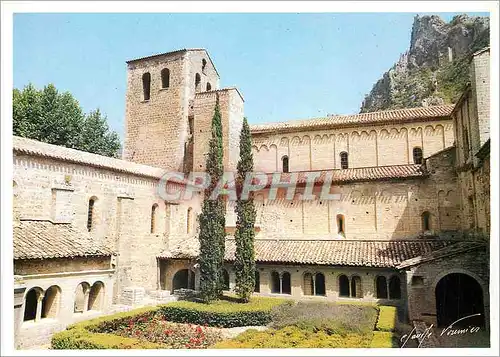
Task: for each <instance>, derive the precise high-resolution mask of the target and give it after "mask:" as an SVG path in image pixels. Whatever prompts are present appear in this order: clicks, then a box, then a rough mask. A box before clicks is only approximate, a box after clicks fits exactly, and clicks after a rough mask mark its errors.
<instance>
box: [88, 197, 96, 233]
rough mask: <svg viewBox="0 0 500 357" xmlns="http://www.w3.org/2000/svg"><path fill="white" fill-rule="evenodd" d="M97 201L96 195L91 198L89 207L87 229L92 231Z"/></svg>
mask: <svg viewBox="0 0 500 357" xmlns="http://www.w3.org/2000/svg"><path fill="white" fill-rule="evenodd" d="M95 201H96V198H95V197H92V198H91V199H90V200H89V208H88V210H87V231H89V232H90V231H91V230H92V227H93V225H94V215H95V214H94V206H95Z"/></svg>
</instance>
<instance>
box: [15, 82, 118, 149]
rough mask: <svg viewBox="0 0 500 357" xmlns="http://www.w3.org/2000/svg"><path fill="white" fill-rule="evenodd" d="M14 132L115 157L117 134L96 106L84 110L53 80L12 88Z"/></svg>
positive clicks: (18, 134) (50, 142)
mask: <svg viewBox="0 0 500 357" xmlns="http://www.w3.org/2000/svg"><path fill="white" fill-rule="evenodd" d="M12 130H13V133H14V135H17V136H22V137H25V138H29V139H34V140H39V141H43V142H46V143H49V144H54V145H60V146H66V147H68V148H72V149H77V150H82V151H87V152H91V153H94V154H99V155H105V156H111V157H117V156H118V154H119V150H120V139H119V137H118V134H117V133H116V132H114V131H112V130H110V129H109V127H108V124H107V118H106V116H103V115H102V114H101V112H100V111H99V109H96V110H94V111H91V112H90V113H88V114H85V113H84V112H83V110H82V108H81V107H80V104H79V103H78V101H77V100H76V99H75V98H74V97H73V96H72V95H71V93H69V92H64V93H61V92H59V91H58V90H57V89H56V87H55V86H54V85H53V84H49V85H47V86H45V87H44V88H43V89H41V90H38V89H36V88H35V87H34V86H33V85H32V84H28V85H27V86H26V87H24V88H23V89H22V90H19V89H14V92H13V127H12Z"/></svg>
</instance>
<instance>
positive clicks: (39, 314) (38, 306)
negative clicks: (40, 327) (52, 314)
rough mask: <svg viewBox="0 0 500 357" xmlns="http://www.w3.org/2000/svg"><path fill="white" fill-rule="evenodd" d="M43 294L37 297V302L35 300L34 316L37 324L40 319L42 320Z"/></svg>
mask: <svg viewBox="0 0 500 357" xmlns="http://www.w3.org/2000/svg"><path fill="white" fill-rule="evenodd" d="M44 296H45V294H44V293H40V294H39V295H38V300H37V303H36V316H35V322H38V321H40V319H41V318H42V302H43V298H44Z"/></svg>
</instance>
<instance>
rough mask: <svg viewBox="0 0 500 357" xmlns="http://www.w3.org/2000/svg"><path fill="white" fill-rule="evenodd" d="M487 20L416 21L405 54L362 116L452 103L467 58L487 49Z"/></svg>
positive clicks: (434, 18)
mask: <svg viewBox="0 0 500 357" xmlns="http://www.w3.org/2000/svg"><path fill="white" fill-rule="evenodd" d="M489 36H490V22H489V18H488V17H469V16H467V15H459V16H455V17H454V18H453V19H452V20H451V21H450V22H449V23H446V22H445V21H443V19H441V18H440V17H439V16H435V15H432V16H418V15H417V16H416V17H415V20H414V22H413V27H412V32H411V40H410V48H409V49H408V51H406V52H405V53H403V54H402V55H401V57H400V58H399V60H398V61H397V62H396V64H394V66H393V67H392V68H391V69H389V71H387V72H385V73H384V74H383V76H382V78H381V79H379V80H378V81H377V83H375V85H374V86H373V88H372V90H371V91H370V93H369V94H368V95H366V97H365V99H364V100H363V103H362V104H361V110H360V112H361V113H366V112H373V111H377V110H384V109H396V108H409V107H419V106H428V105H439V104H445V103H454V102H455V101H456V100H457V99H458V97H459V96H460V94H461V92H462V90H463V88H464V86H465V85H466V84H467V82H468V81H469V66H468V64H469V58H470V55H471V54H472V53H474V52H475V51H477V50H479V49H481V48H483V47H486V46H489V43H490V37H489Z"/></svg>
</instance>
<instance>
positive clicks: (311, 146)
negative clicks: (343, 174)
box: [253, 119, 454, 172]
mask: <svg viewBox="0 0 500 357" xmlns="http://www.w3.org/2000/svg"><path fill="white" fill-rule="evenodd" d="M453 142H454V132H453V123H452V121H451V119H450V120H438V121H431V122H425V123H418V122H417V123H412V124H394V125H385V126H367V127H361V128H356V127H352V128H344V129H331V130H322V131H302V132H296V133H290V134H278V133H273V134H254V135H253V154H254V163H255V169H256V171H263V172H276V171H278V172H280V171H282V158H283V156H288V157H289V166H290V171H308V170H326V169H340V168H341V166H340V153H341V152H347V153H348V161H349V167H350V168H356V167H372V166H386V165H405V164H412V163H413V148H415V147H419V148H421V149H422V151H423V156H424V157H428V156H431V155H433V154H435V153H436V152H438V151H440V150H443V149H445V148H447V147H450V146H452V145H453Z"/></svg>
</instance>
